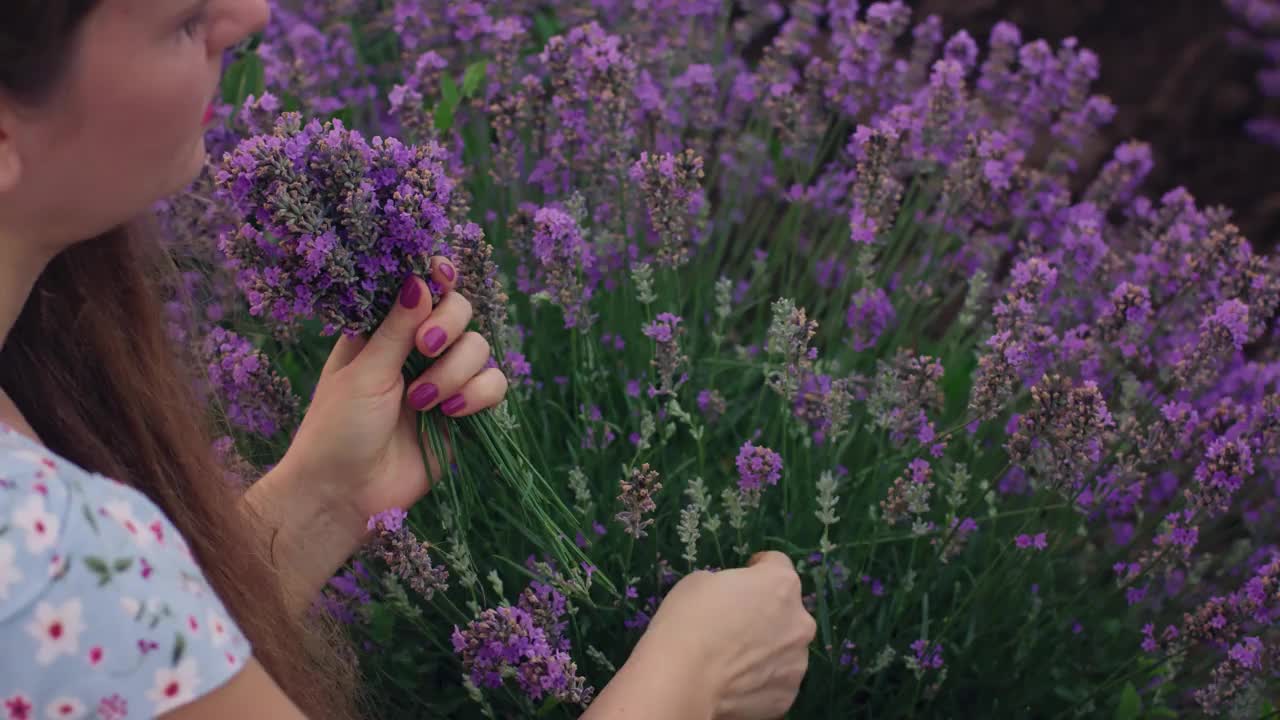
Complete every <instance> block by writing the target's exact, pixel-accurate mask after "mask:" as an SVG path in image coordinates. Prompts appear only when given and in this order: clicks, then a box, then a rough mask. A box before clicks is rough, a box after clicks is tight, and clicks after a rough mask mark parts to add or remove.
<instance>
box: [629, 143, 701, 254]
mask: <svg viewBox="0 0 1280 720" xmlns="http://www.w3.org/2000/svg"><path fill="white" fill-rule="evenodd" d="M629 177H630V178H631V181H632V182H634V183H636V185H637V186H639V188H640V192H641V193H642V194H643V196H644V200H645V204H646V206H647V207H648V210H649V222H650V223H651V224H652V225H653V228H654V230H656V231H657V233H658V239H659V241H660V242H661V245H660V246H659V248H658V257H657V260H658V263H659V264H660V265H662V266H664V267H679V266H681V265H684V264H685V263H686V262H688V261H689V257H690V244H691V242H692V240H693V239H694V238H695V237H697V236H698V235H700V234H701V232H702V228H701V227H699V224H700V223H699V222H698V220H697V216H698V215H699V214H700V213H701V212H702V210H703V209H704V207H705V205H706V198H705V197H704V196H703V194H702V185H701V182H702V178H703V170H702V158H701V157H698V155H697V153H695V152H694V151H693V150H685V151H684V152H682V153H680V154H678V155H672V154H670V153H664V154H662V155H650V154H649V153H647V152H645V153H641V154H640V159H639V160H637V161H636V162H635V164H634V165H632V166H631V171H630V173H629Z"/></svg>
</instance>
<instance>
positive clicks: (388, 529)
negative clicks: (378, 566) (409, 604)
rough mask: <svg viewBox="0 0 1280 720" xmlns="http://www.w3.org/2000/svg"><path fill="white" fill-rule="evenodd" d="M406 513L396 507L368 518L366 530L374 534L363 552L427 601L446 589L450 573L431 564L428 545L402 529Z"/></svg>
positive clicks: (405, 528)
mask: <svg viewBox="0 0 1280 720" xmlns="http://www.w3.org/2000/svg"><path fill="white" fill-rule="evenodd" d="M405 516H406V514H405V512H404V511H403V510H400V509H399V508H393V509H391V510H388V511H385V512H381V513H378V514H377V515H374V516H373V517H371V518H369V529H370V530H372V531H374V532H375V533H376V536H375V538H374V540H373V542H372V543H371V544H370V545H369V546H368V548H367V549H366V552H368V553H369V554H370V555H371V556H372V557H376V558H378V559H380V560H382V561H383V562H384V563H386V565H387V567H388V568H389V569H390V570H391V572H392V573H394V574H395V575H396V576H398V577H399V578H400V579H402V580H404V581H405V582H406V583H408V585H409V587H410V588H412V589H413V591H414V592H416V593H418V594H419V595H421V596H422V597H424V598H426V599H427V600H430V599H431V598H432V597H433V596H434V595H435V594H436V592H444V591H445V590H447V589H448V588H449V583H448V581H449V572H448V570H446V569H445V568H444V567H443V566H438V565H435V564H434V563H432V562H431V556H430V555H429V554H428V552H427V551H428V550H430V548H431V546H430V545H429V544H427V543H424V542H422V541H420V540H419V539H418V538H417V537H415V536H414V534H413V532H412V531H411V530H410V529H409V528H407V527H405V526H404V520H405Z"/></svg>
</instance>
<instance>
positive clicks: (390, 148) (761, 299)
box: [159, 0, 1280, 720]
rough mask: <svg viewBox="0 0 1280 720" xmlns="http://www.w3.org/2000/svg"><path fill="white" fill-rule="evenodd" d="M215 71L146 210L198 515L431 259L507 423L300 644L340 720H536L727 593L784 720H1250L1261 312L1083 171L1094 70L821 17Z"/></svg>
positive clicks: (573, 28)
mask: <svg viewBox="0 0 1280 720" xmlns="http://www.w3.org/2000/svg"><path fill="white" fill-rule="evenodd" d="M1237 4H1238V3H1237ZM227 62H228V69H227V73H226V76H225V79H224V82H223V101H224V104H223V105H222V106H221V107H220V108H219V109H218V110H219V115H218V121H217V123H216V124H215V126H214V127H213V128H212V129H211V132H210V134H209V137H208V148H209V153H210V157H209V164H208V168H207V171H206V172H205V173H204V175H203V176H202V177H201V178H200V179H199V180H198V181H197V182H196V184H195V185H193V186H192V187H191V188H190V189H189V190H188V191H187V192H186V193H185V194H184V195H182V196H180V197H178V198H176V199H174V200H173V201H171V202H166V203H165V204H164V205H163V206H162V207H160V208H159V211H160V216H161V221H162V224H163V226H164V228H165V230H166V232H167V234H168V236H169V239H170V242H171V243H172V248H173V254H174V257H175V260H176V261H177V262H178V263H179V265H180V267H181V268H182V270H183V271H184V272H183V273H182V278H183V281H184V282H183V283H182V286H181V287H174V288H171V297H172V302H171V303H170V305H169V309H170V312H171V328H172V335H173V338H174V340H175V342H176V343H177V346H178V349H179V351H180V352H181V353H182V354H183V356H184V357H186V358H188V359H189V360H190V361H191V362H192V363H195V364H196V365H197V366H198V367H199V368H201V380H202V390H203V392H204V394H205V396H206V397H207V398H208V399H209V408H210V413H211V415H212V416H213V417H216V418H217V419H218V420H219V421H220V422H223V423H225V427H226V437H225V438H223V439H221V440H220V441H219V442H218V445H217V450H218V452H219V454H220V457H222V458H224V460H225V466H226V471H227V477H228V478H229V479H230V480H231V481H233V482H237V483H250V482H252V481H253V478H255V477H257V476H258V475H260V474H261V472H262V471H263V470H264V469H265V468H267V467H269V466H270V465H271V464H272V463H274V462H276V461H277V460H278V459H279V458H280V457H281V455H282V453H283V452H284V450H285V448H287V447H288V445H289V440H290V438H291V437H292V434H293V432H294V430H295V429H296V428H297V425H298V422H299V420H300V419H301V416H302V411H303V409H304V408H305V407H306V405H307V402H308V399H309V398H310V397H311V392H312V389H313V388H314V387H315V386H316V383H317V382H318V379H319V377H320V373H321V368H322V366H323V365H324V363H325V357H326V355H327V354H328V353H329V350H330V348H331V347H332V346H333V343H334V341H335V340H336V336H337V334H338V333H348V334H358V333H365V332H369V331H370V330H372V329H373V328H374V327H376V325H377V323H378V321H379V320H380V319H381V318H382V317H383V316H384V315H385V314H386V312H387V310H388V308H390V307H391V306H392V304H393V303H394V302H395V297H396V293H397V292H398V291H399V289H400V287H401V282H402V281H403V279H404V278H405V276H407V275H409V274H410V273H418V274H423V273H424V271H425V270H426V268H427V264H426V263H427V261H428V258H429V257H431V256H433V255H435V256H439V255H443V256H446V257H449V258H451V259H452V260H453V262H454V264H455V265H456V266H457V268H458V271H459V280H458V283H459V284H458V289H459V291H460V292H461V293H462V294H463V295H465V296H466V297H467V298H468V299H469V300H470V302H471V304H472V306H473V308H474V320H473V325H472V329H474V330H476V331H478V332H479V333H481V334H482V335H484V336H485V338H486V339H487V340H488V341H489V343H490V345H491V347H492V354H493V358H492V363H493V364H494V365H495V366H497V367H499V368H501V369H502V370H503V371H504V372H505V374H506V375H507V377H508V378H509V380H510V382H511V390H510V392H509V394H508V396H507V399H506V400H505V402H504V403H503V404H502V405H501V406H499V407H498V408H496V409H494V410H491V411H486V412H485V413H482V414H481V415H478V416H476V417H472V418H465V419H463V420H453V419H447V420H445V419H443V418H442V415H441V413H440V412H439V411H438V410H437V411H431V412H429V413H426V414H424V415H423V416H422V418H421V422H422V426H423V427H424V429H426V430H427V431H428V433H427V434H428V436H429V438H430V439H431V441H432V443H435V444H438V445H437V449H443V447H442V446H443V445H445V444H447V445H449V446H451V448H452V451H453V457H454V458H455V462H454V463H453V464H452V465H451V466H450V467H449V468H447V475H446V476H445V477H443V478H440V479H438V481H437V482H436V484H435V487H434V488H433V489H432V491H431V493H430V494H429V495H428V496H427V497H426V498H425V499H424V500H423V501H421V502H420V503H418V504H417V505H415V506H413V507H406V508H402V509H399V510H393V511H389V512H386V513H382V514H380V515H378V516H376V517H373V518H370V521H369V522H370V529H371V530H372V531H373V534H374V541H373V543H372V544H371V545H370V546H369V547H368V548H367V550H366V551H364V552H363V553H362V554H361V555H360V556H359V557H358V558H355V559H353V560H352V562H350V563H349V565H348V567H347V568H345V569H344V570H343V571H342V572H341V574H339V575H338V576H337V577H334V578H333V579H332V580H331V581H330V583H329V584H328V586H327V587H326V589H325V591H324V595H323V596H322V597H320V598H317V600H316V603H315V606H314V608H313V612H315V613H317V614H323V615H327V616H331V617H333V618H336V619H337V620H339V621H340V622H341V623H342V625H343V627H344V629H345V631H346V632H347V633H348V634H349V635H350V637H351V639H352V647H353V648H354V652H355V653H356V654H357V656H358V658H359V662H360V667H361V670H362V674H363V676H364V678H365V682H366V684H367V686H368V687H369V688H370V692H371V693H372V695H373V697H374V700H375V702H376V704H377V706H378V708H379V711H380V713H381V715H380V716H381V717H387V718H401V717H404V718H409V717H413V718H418V717H448V718H479V717H489V718H526V717H552V718H563V717H577V716H578V715H579V714H580V713H581V712H582V711H583V709H584V708H585V707H587V706H588V705H589V703H590V701H591V698H592V697H593V694H594V692H595V691H596V690H598V689H599V688H601V687H603V686H604V684H605V683H607V682H608V680H609V679H610V677H611V676H612V674H613V673H614V672H615V671H616V668H617V667H619V666H620V665H621V664H622V663H623V662H624V661H625V659H626V657H627V655H628V653H629V652H630V650H631V648H632V647H633V646H634V645H635V643H636V642H637V640H638V639H639V638H640V636H641V634H642V633H643V632H644V629H645V627H646V625H647V624H648V622H649V620H650V619H651V618H652V617H653V615H654V613H655V612H656V610H657V608H658V607H659V606H660V605H661V603H662V600H663V597H664V595H665V593H666V592H667V591H668V590H669V589H670V588H671V587H672V586H673V585H674V584H675V583H676V582H677V581H678V580H679V579H680V578H682V577H684V576H686V575H688V574H690V573H692V572H696V571H704V570H709V571H716V570H718V569H722V568H728V567H732V566H738V565H741V564H743V563H745V562H746V561H747V559H748V558H749V557H750V556H751V554H752V553H754V552H755V551H757V550H760V549H776V550H781V551H783V552H785V553H786V554H787V555H788V556H789V557H791V558H792V559H793V560H794V561H795V563H796V566H797V568H798V569H799V571H800V573H801V575H802V577H803V579H804V593H805V601H806V604H807V606H808V608H809V610H810V612H811V613H812V614H813V616H814V618H815V619H816V620H817V622H818V628H819V631H818V637H817V640H816V641H815V643H814V645H813V646H812V648H811V653H810V665H809V673H808V675H807V677H806V680H805V682H804V685H803V686H802V688H801V692H800V697H799V701H798V702H797V704H796V706H795V708H794V709H793V710H792V712H791V714H790V715H789V717H793V718H805V719H807V718H832V719H835V718H841V719H843V718H855V717H867V718H898V717H902V718H926V717H928V718H932V717H937V718H986V717H992V718H995V717H999V718H1004V717H1010V718H1012V717H1018V718H1022V717H1028V718H1068V717H1105V718H1118V719H1120V720H1136V719H1137V718H1162V717H1200V716H1205V715H1208V716H1227V717H1248V718H1260V717H1276V716H1277V711H1276V706H1275V704H1274V703H1276V702H1280V700H1277V698H1278V697H1280V696H1278V694H1277V692H1278V691H1280V682H1278V681H1277V679H1278V678H1280V675H1278V673H1280V627H1278V626H1277V623H1278V622H1280V545H1277V540H1278V538H1280V522H1278V521H1280V321H1278V320H1277V313H1278V311H1280V273H1278V272H1277V271H1278V270H1280V268H1278V265H1277V261H1276V260H1275V258H1274V257H1271V256H1268V255H1263V254H1260V253H1255V252H1254V250H1252V249H1251V246H1250V244H1249V242H1248V241H1247V240H1246V239H1245V238H1244V237H1243V236H1242V234H1241V233H1240V231H1239V230H1238V229H1237V227H1236V226H1235V225H1234V224H1233V223H1232V215H1231V210H1230V209H1229V208H1224V207H1208V206H1202V205H1200V204H1198V203H1197V202H1196V200H1195V199H1194V198H1193V197H1192V196H1191V195H1190V193H1188V192H1187V191H1186V190H1184V189H1182V188H1180V187H1165V188H1160V189H1159V191H1158V192H1157V193H1156V194H1155V195H1152V196H1147V195H1145V194H1143V193H1142V192H1140V191H1139V188H1140V187H1141V186H1142V185H1143V184H1144V180H1145V179H1146V178H1147V176H1148V174H1149V173H1150V172H1151V171H1152V166H1153V161H1152V155H1151V152H1150V148H1149V147H1148V146H1147V145H1145V144H1144V143H1143V142H1142V141H1141V140H1132V141H1129V142H1126V143H1123V144H1121V145H1119V146H1117V147H1115V148H1114V149H1112V150H1111V152H1110V153H1109V160H1108V161H1107V162H1106V163H1105V165H1103V167H1102V168H1101V170H1100V171H1098V172H1097V173H1091V174H1089V175H1086V174H1085V173H1083V172H1082V171H1081V170H1080V165H1081V155H1082V153H1083V149H1084V148H1086V147H1088V146H1089V145H1090V144H1091V143H1094V142H1096V141H1097V138H1098V137H1100V133H1101V130H1102V128H1104V127H1105V126H1106V125H1107V124H1108V123H1109V122H1110V121H1111V120H1112V118H1113V116H1114V113H1115V107H1114V106H1113V105H1112V103H1111V101H1110V100H1108V99H1107V98H1106V97H1103V96H1101V95H1098V94H1094V93H1093V92H1092V88H1093V85H1094V83H1095V81H1096V80H1097V79H1098V77H1099V75H1100V73H1103V72H1124V71H1125V69H1124V68H1103V67H1100V63H1099V61H1098V57H1097V56H1096V55H1095V54H1093V53H1092V52H1090V51H1089V50H1088V49H1086V48H1084V47H1080V46H1079V45H1078V44H1077V43H1075V42H1074V41H1071V40H1067V41H1062V42H1058V43H1053V44H1051V43H1049V42H1047V41H1044V40H1038V39H1036V38H1034V37H1028V36H1025V35H1024V34H1023V33H1022V32H1021V31H1020V30H1019V29H1018V28H1017V27H1016V26H1014V25H1012V24H1010V23H1000V24H997V25H996V26H995V27H994V29H993V30H992V32H991V34H990V36H989V37H971V36H970V35H969V34H967V33H965V32H963V31H960V32H954V33H953V32H949V31H948V29H947V28H945V27H943V23H942V22H941V21H940V20H939V19H938V18H936V17H933V16H919V15H915V14H913V13H912V11H911V10H910V9H909V8H908V7H906V6H905V5H904V4H903V3H902V2H898V1H894V2H875V3H859V2H857V1H856V0H827V1H826V2H818V1H804V0H797V1H796V2H791V3H788V4H787V6H786V7H783V5H781V4H778V3H773V2H763V1H757V0H737V1H736V2H733V1H725V0H683V1H681V2H677V1H674V0H645V1H644V2H633V3H625V2H615V1H614V0H565V1H563V2H556V1H554V0H543V1H539V2H534V1H532V0H506V1H505V2H480V1H472V2H458V1H455V0H394V1H393V0H309V1H308V2H305V3H304V2H299V3H288V2H284V1H283V0H282V1H281V2H280V3H278V5H277V6H276V7H275V8H274V14H273V17H272V20H271V24H270V26H269V28H268V29H267V31H266V32H265V33H264V34H263V35H262V36H261V37H259V38H258V39H256V40H255V41H254V42H253V43H252V44H251V45H249V46H247V47H244V48H242V49H241V50H240V51H238V52H237V53H236V54H235V55H234V56H233V57H228V59H227ZM433 289H438V288H433ZM428 362H429V361H428V360H427V359H426V358H422V357H416V358H414V360H413V361H412V362H411V363H410V366H409V367H406V369H405V372H406V377H409V376H416V374H417V373H418V372H420V371H421V369H422V368H423V367H425V366H426V365H427V363H428ZM445 423H447V426H446V424H445ZM446 429H447V432H445V430H446Z"/></svg>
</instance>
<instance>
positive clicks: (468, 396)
mask: <svg viewBox="0 0 1280 720" xmlns="http://www.w3.org/2000/svg"><path fill="white" fill-rule="evenodd" d="M506 396H507V376H506V375H503V374H502V371H501V370H499V369H497V368H489V369H487V370H485V371H484V372H482V373H480V374H479V375H476V376H475V377H473V378H471V379H470V380H468V381H467V384H465V385H463V386H462V390H460V391H458V392H457V393H456V394H454V395H453V396H452V397H450V398H449V399H448V400H445V401H444V403H443V404H441V406H440V412H442V413H444V414H445V415H448V416H449V417H466V416H468V415H474V414H476V413H478V412H480V411H481V410H487V409H489V408H491V407H493V406H494V405H497V404H498V403H500V402H502V398H504V397H506Z"/></svg>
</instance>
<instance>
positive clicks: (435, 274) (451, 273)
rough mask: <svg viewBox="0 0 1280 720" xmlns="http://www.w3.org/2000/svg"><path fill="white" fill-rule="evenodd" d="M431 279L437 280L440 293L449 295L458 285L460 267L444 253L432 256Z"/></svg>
mask: <svg viewBox="0 0 1280 720" xmlns="http://www.w3.org/2000/svg"><path fill="white" fill-rule="evenodd" d="M431 279H432V280H435V281H436V285H437V286H439V288H440V294H442V295H448V294H449V293H451V292H453V289H454V288H455V287H457V286H458V268H457V267H456V266H455V265H454V264H453V261H452V260H450V259H449V258H447V257H445V256H443V255H436V256H435V257H433V258H431Z"/></svg>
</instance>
